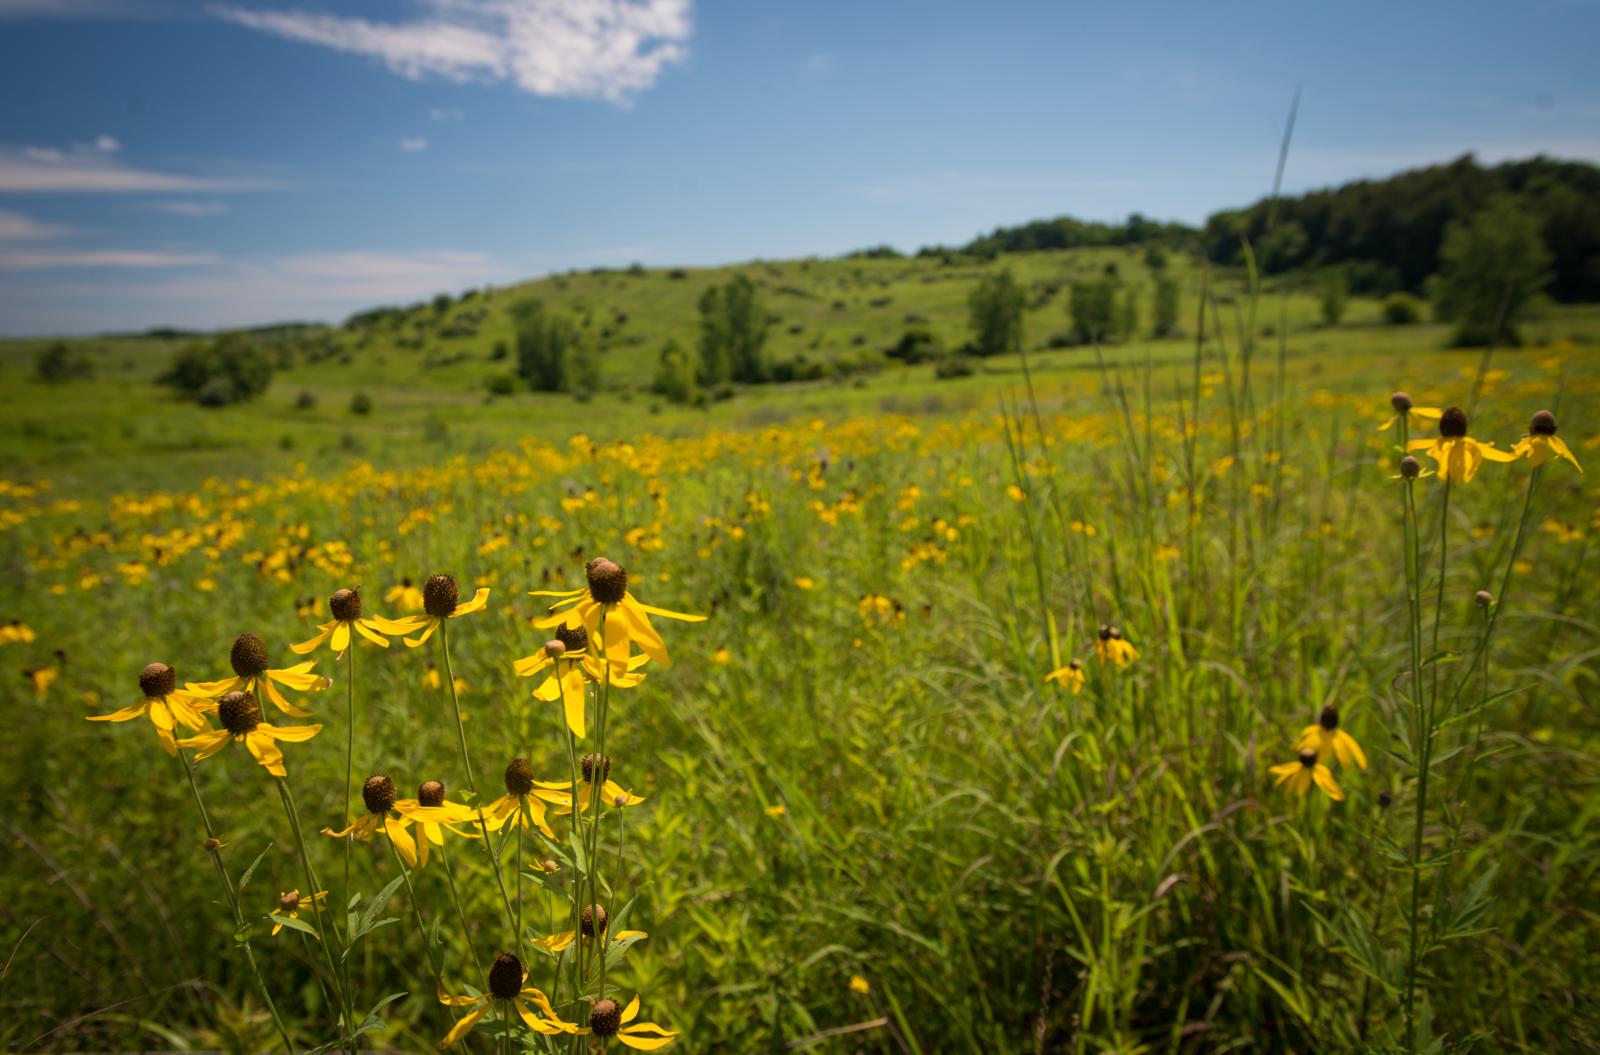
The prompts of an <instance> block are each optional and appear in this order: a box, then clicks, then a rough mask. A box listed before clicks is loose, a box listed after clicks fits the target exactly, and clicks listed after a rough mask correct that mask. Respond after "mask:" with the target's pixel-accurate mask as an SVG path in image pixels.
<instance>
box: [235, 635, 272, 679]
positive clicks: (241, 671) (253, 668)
mask: <svg viewBox="0 0 1600 1055" xmlns="http://www.w3.org/2000/svg"><path fill="white" fill-rule="evenodd" d="M228 662H229V663H232V664H233V672H234V673H235V674H237V675H239V677H241V678H259V677H261V675H263V674H265V673H266V672H267V643H266V642H265V641H263V640H261V639H260V638H259V637H257V636H256V635H254V634H240V635H239V636H238V637H236V638H234V639H233V650H232V651H230V652H229V653H228Z"/></svg>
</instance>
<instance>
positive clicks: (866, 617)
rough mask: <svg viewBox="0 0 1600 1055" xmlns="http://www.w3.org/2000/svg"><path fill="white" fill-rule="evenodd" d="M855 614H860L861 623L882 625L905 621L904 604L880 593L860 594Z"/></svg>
mask: <svg viewBox="0 0 1600 1055" xmlns="http://www.w3.org/2000/svg"><path fill="white" fill-rule="evenodd" d="M856 614H857V615H859V616H861V621H862V622H863V623H867V624H869V625H872V624H877V625H880V626H882V625H885V624H888V623H903V622H905V621H906V607H905V605H903V604H901V603H900V602H899V601H896V600H894V599H893V598H892V597H885V596H884V595H883V594H881V593H867V594H862V595H861V600H859V601H857V602H856Z"/></svg>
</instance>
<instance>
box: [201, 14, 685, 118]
mask: <svg viewBox="0 0 1600 1055" xmlns="http://www.w3.org/2000/svg"><path fill="white" fill-rule="evenodd" d="M424 4H425V6H426V8H427V9H428V15H427V16H426V17H424V18H420V19H417V20H414V21H408V22H376V21H372V20H369V19H365V18H353V17H344V16H338V15H326V14H318V13H315V12H310V11H303V10H299V9H294V8H291V9H286V10H259V9H254V8H247V7H241V6H238V5H235V4H218V5H214V6H212V7H211V8H210V11H211V13H212V14H213V15H214V16H215V17H217V18H220V19H223V20H224V21H227V22H232V23H234V24H235V25H240V26H245V27H247V28H250V29H254V30H257V31H259V32H263V33H270V34H273V35H274V36H279V37H283V38H285V39H287V40H295V41H299V42H301V43H306V44H317V45H320V46H322V47H327V48H333V49H334V50H336V51H343V52H347V53H350V54H355V55H365V56H368V57H371V58H376V59H379V60H381V61H382V62H383V63H384V64H385V65H386V66H388V68H389V69H390V70H392V71H393V72H395V73H397V74H399V75H400V76H402V77H407V78H410V79H412V80H421V79H423V78H424V77H430V76H434V77H442V78H444V79H446V80H451V81H457V82H468V81H483V82H492V81H507V82H509V83H511V84H514V85H515V86H516V87H518V88H519V89H521V90H522V91H525V92H529V93H531V94H534V95H546V96H565V97H574V98H583V99H604V100H607V101H609V102H613V103H625V102H626V100H627V99H628V97H629V96H630V95H632V94H633V93H636V92H640V91H644V90H645V89H648V88H650V87H651V86H653V85H654V84H655V82H656V80H657V79H658V78H659V77H660V76H661V73H662V71H663V70H664V69H665V68H666V67H668V66H670V65H672V64H674V63H678V62H681V61H683V59H684V58H685V56H686V55H687V48H686V44H687V41H688V39H689V37H690V35H691V33H692V32H693V20H692V18H691V0H424Z"/></svg>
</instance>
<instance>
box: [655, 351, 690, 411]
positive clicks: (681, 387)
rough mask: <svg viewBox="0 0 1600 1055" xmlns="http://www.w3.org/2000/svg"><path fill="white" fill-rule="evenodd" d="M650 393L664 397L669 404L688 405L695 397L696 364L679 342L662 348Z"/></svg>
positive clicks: (657, 358)
mask: <svg viewBox="0 0 1600 1055" xmlns="http://www.w3.org/2000/svg"><path fill="white" fill-rule="evenodd" d="M650 391H652V392H655V393H657V394H659V395H661V396H664V397H665V398H666V400H667V401H668V402H669V403H679V404H682V403H688V402H690V401H692V400H693V399H694V397H695V382H694V363H692V362H691V361H690V360H689V356H688V355H686V354H685V353H684V351H683V348H682V346H680V345H679V344H678V342H677V341H668V342H667V343H666V344H664V345H662V346H661V354H660V355H659V356H657V357H656V376H655V379H654V380H652V381H651V382H650Z"/></svg>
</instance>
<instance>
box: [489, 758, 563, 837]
mask: <svg viewBox="0 0 1600 1055" xmlns="http://www.w3.org/2000/svg"><path fill="white" fill-rule="evenodd" d="M567 797H568V796H565V795H562V794H560V793H558V792H553V791H546V790H544V789H543V788H541V787H539V782H538V781H536V780H534V779H533V767H531V766H529V765H528V760H527V759H526V758H513V759H512V760H511V761H510V762H509V763H507V764H506V793H505V794H504V795H501V796H500V797H499V798H497V799H495V800H494V801H493V802H491V803H489V805H487V806H485V807H483V817H484V823H485V824H486V825H487V826H488V828H489V829H490V830H491V831H499V830H500V829H501V828H504V827H506V826H508V825H509V826H510V828H511V830H512V831H515V830H516V829H518V828H521V827H525V826H526V825H528V824H530V823H531V824H533V825H534V826H535V827H537V828H538V829H539V830H540V831H541V832H543V833H544V834H545V837H546V838H547V839H554V838H555V837H556V833H555V832H554V831H552V830H551V828H550V824H549V822H548V821H546V820H545V819H544V817H545V814H546V813H547V812H548V810H549V807H547V806H546V805H545V803H546V802H547V801H554V802H565V801H566V799H567Z"/></svg>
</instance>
